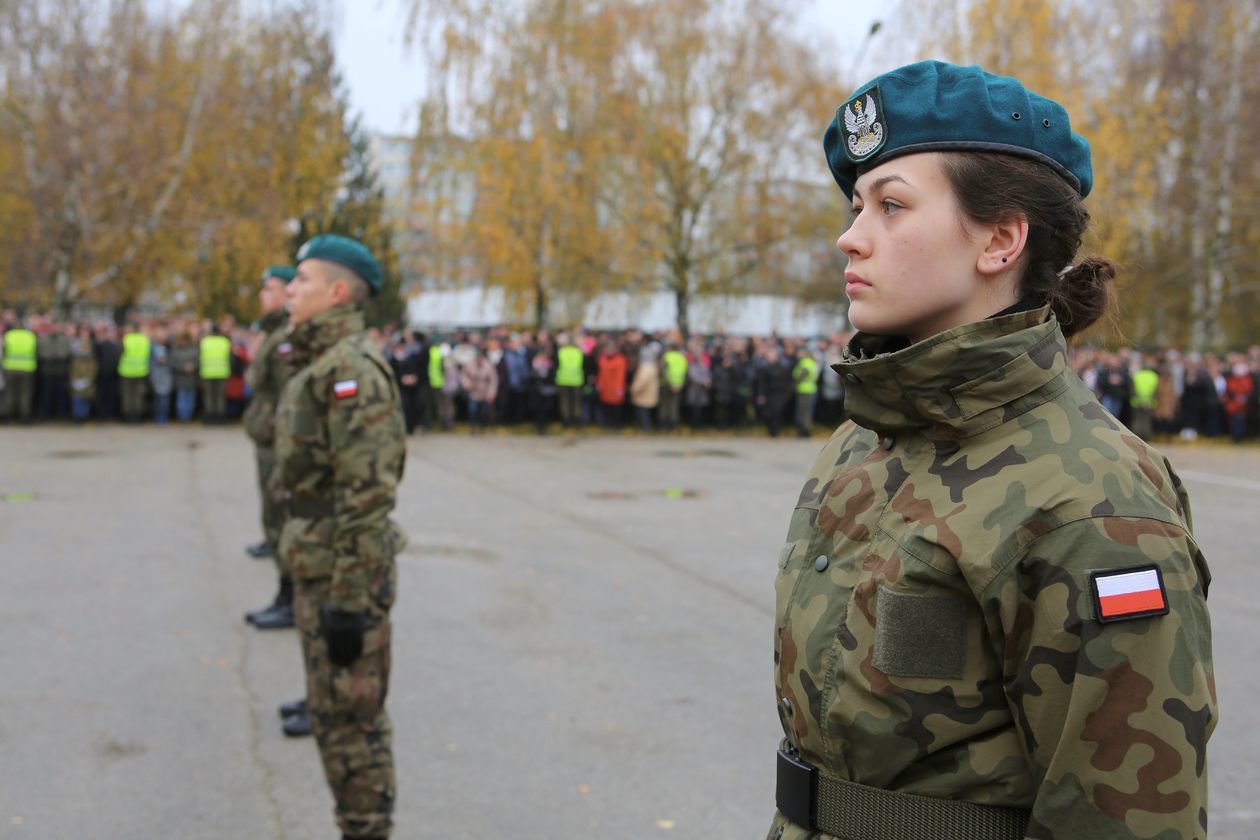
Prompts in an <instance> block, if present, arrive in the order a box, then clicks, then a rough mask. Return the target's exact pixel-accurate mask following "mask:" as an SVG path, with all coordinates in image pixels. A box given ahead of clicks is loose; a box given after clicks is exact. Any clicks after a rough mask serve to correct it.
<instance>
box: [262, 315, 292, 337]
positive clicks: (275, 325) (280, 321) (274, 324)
mask: <svg viewBox="0 0 1260 840" xmlns="http://www.w3.org/2000/svg"><path fill="white" fill-rule="evenodd" d="M288 320H289V313H287V312H285V311H284V310H283V309H280V310H277V311H275V312H268V313H266V314H264V315H263V316H262V317H261V318H259V319H258V328H259V329H261V330H262V331H263V332H268V333H269V332H274V331H275V330H278V329H280V328H281V327H283V326H284V325H285V324H286V323H287V322H288Z"/></svg>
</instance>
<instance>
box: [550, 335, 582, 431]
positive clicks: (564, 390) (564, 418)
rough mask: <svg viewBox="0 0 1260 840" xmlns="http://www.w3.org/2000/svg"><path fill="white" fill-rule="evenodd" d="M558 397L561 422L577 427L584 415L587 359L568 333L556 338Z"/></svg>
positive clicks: (567, 425)
mask: <svg viewBox="0 0 1260 840" xmlns="http://www.w3.org/2000/svg"><path fill="white" fill-rule="evenodd" d="M556 343H557V344H559V345H560V347H559V349H557V350H556V395H557V398H558V400H559V404H560V422H561V423H563V424H564V425H565V426H566V427H572V426H576V425H577V424H578V421H579V419H580V418H581V414H582V386H583V385H585V384H586V369H585V363H586V358H585V357H584V356H583V355H582V349H581V348H580V347H578V346H577V345H576V344H574V343H573V340H572V339H571V338H570V337H569V335H568V333H561V334H560V335H559V336H558V337H557V338H556Z"/></svg>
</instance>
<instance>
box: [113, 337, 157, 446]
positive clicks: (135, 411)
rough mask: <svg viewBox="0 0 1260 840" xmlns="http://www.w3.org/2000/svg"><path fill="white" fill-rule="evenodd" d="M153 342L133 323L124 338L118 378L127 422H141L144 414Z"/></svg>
mask: <svg viewBox="0 0 1260 840" xmlns="http://www.w3.org/2000/svg"><path fill="white" fill-rule="evenodd" d="M152 356H153V344H152V342H150V341H149V337H148V336H147V335H145V334H144V333H143V332H141V331H140V327H139V326H137V325H136V324H131V325H129V327H128V330H127V334H126V335H124V336H123V340H122V356H121V358H119V359H118V378H119V379H121V380H122V393H121V397H122V417H123V422H125V423H139V422H140V419H141V418H142V417H143V416H144V398H145V393H146V389H147V388H148V384H149V364H150V361H151V360H152Z"/></svg>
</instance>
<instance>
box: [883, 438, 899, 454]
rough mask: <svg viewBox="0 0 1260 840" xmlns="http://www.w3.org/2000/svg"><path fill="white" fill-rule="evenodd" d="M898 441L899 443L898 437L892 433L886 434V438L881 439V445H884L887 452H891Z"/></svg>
mask: <svg viewBox="0 0 1260 840" xmlns="http://www.w3.org/2000/svg"><path fill="white" fill-rule="evenodd" d="M896 443H897V439H896V438H895V437H893V436H892V435H885V436H884V438H883V439H882V440H880V442H879V445H880V446H881V447H883V449H884V451H885V452H889V451H891V450H892V448H893V446H895V445H896Z"/></svg>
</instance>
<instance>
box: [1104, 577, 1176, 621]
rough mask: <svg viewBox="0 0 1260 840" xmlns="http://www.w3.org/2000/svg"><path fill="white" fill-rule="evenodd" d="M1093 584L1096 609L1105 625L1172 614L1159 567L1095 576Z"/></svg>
mask: <svg viewBox="0 0 1260 840" xmlns="http://www.w3.org/2000/svg"><path fill="white" fill-rule="evenodd" d="M1089 582H1090V585H1091V587H1092V588H1093V590H1094V609H1095V610H1097V614H1098V620H1099V621H1100V622H1103V623H1104V624H1105V623H1107V622H1109V621H1124V620H1125V619H1130V618H1147V617H1148V616H1154V615H1167V614H1168V593H1167V592H1165V591H1164V577H1163V575H1162V574H1161V573H1160V571H1159V567H1158V566H1137V567H1134V568H1130V569H1115V570H1108V571H1105V572H1094V573H1093V574H1092V575H1090V576H1089Z"/></svg>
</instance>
